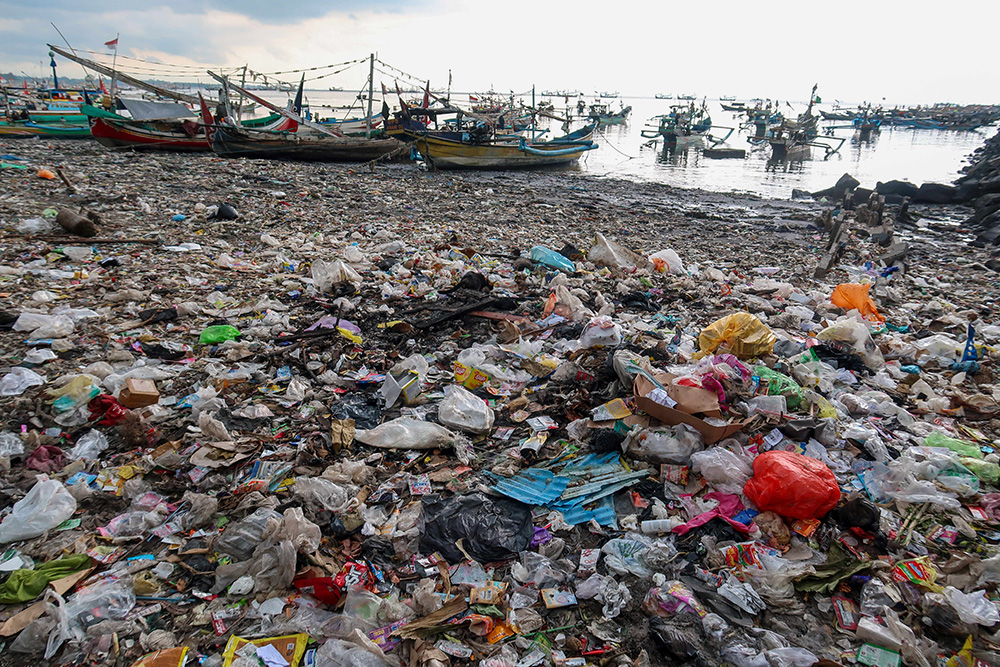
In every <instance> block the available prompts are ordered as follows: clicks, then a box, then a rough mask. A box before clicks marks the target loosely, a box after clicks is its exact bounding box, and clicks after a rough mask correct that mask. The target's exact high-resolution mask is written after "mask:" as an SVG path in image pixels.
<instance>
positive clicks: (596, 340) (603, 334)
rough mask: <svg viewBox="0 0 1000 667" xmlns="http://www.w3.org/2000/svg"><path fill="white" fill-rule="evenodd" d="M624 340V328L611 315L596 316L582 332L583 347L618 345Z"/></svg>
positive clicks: (581, 341) (581, 342)
mask: <svg viewBox="0 0 1000 667" xmlns="http://www.w3.org/2000/svg"><path fill="white" fill-rule="evenodd" d="M621 342H622V328H621V327H620V326H618V325H617V324H616V323H615V321H614V320H612V319H611V318H610V317H595V318H594V319H592V320H590V322H588V323H587V326H585V327H584V328H583V333H581V334H580V345H581V346H583V347H617V346H618V344H619V343H621Z"/></svg>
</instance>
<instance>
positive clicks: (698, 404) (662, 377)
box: [632, 372, 749, 445]
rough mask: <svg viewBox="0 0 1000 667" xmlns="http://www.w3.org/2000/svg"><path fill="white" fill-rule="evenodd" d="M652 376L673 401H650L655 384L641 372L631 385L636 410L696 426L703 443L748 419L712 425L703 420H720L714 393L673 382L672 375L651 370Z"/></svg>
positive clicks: (740, 426) (725, 434) (728, 433)
mask: <svg viewBox="0 0 1000 667" xmlns="http://www.w3.org/2000/svg"><path fill="white" fill-rule="evenodd" d="M653 377H655V378H656V381H657V382H659V383H660V384H662V385H663V387H664V389H666V390H667V391H666V394H667V397H669V400H671V401H674V402H675V405H674V406H673V407H667V406H666V405H664V404H663V402H662V401H661V402H657V401H654V400H653V399H652V398H649V395H650V394H651V393H653V392H654V391H658V390H657V387H656V385H655V384H653V383H652V382H650V381H649V379H648V378H646V377H645V376H643V375H637V376H636V378H635V383H634V384H633V385H632V393H633V394H634V395H635V404H636V407H638V408H639V409H640V410H642V411H643V412H645V413H646V414H648V415H650V416H651V417H655V418H656V419H658V420H659V421H661V422H663V423H664V424H667V425H669V426H676V425H678V424H687V425H688V426H690V427H692V428H694V429H697V430H698V432H699V433H701V435H702V437H703V438H704V439H705V444H706V445H711V444H714V443H716V442H718V441H719V440H722V439H723V438H727V437H729V436H731V435H732V434H734V433H736V432H738V431H740V430H742V429H743V427H744V426H746V425H747V424H748V423H749V422H747V421H738V422H732V423H730V424H728V425H726V426H712V425H711V424H708V423H706V422H705V418H707V417H715V418H716V419H722V412H721V411H720V410H719V397H718V396H716V395H715V393H714V392H711V391H708V390H706V389H700V388H698V387H684V386H679V385H675V384H673V381H674V379H676V377H677V376H676V375H672V374H670V373H662V372H661V373H655V374H654V375H653Z"/></svg>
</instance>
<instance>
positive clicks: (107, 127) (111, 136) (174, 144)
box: [90, 118, 212, 153]
mask: <svg viewBox="0 0 1000 667" xmlns="http://www.w3.org/2000/svg"><path fill="white" fill-rule="evenodd" d="M202 131H204V130H203V129H202ZM90 133H91V134H92V135H94V138H95V139H97V141H98V142H100V143H101V144H102V145H104V146H107V147H109V148H133V149H138V150H142V149H146V150H158V151H180V152H188V153H191V152H198V151H205V152H211V150H212V145H211V144H210V143H209V141H208V137H206V136H194V137H192V136H191V135H189V134H188V133H187V132H185V131H184V130H183V129H182V128H180V127H178V128H177V129H170V127H169V125H167V124H164V126H163V129H154V128H153V127H149V126H147V125H146V124H138V123H119V122H117V121H114V120H110V119H106V118H91V119H90Z"/></svg>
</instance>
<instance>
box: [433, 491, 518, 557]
mask: <svg viewBox="0 0 1000 667" xmlns="http://www.w3.org/2000/svg"><path fill="white" fill-rule="evenodd" d="M423 508H424V517H423V530H421V534H420V552H421V553H423V554H430V553H434V552H435V551H437V552H439V553H440V554H441V555H442V556H444V557H445V558H446V559H447V560H448V562H449V563H457V562H459V561H463V560H465V556H464V555H463V554H462V552H461V551H460V550H459V549H458V547H457V546H456V545H455V543H456V542H458V541H459V540H462V547H463V548H464V549H465V551H466V552H467V553H468V554H469V555H470V556H472V557H473V558H474V559H476V560H477V561H479V562H480V563H489V562H493V561H499V560H507V559H508V558H513V557H514V556H516V555H517V554H518V553H519V552H521V551H524V550H525V549H527V548H528V545H529V544H530V543H531V536H532V534H533V533H534V531H533V530H532V525H531V506H529V505H525V504H524V503H521V502H518V501H516V500H513V499H511V498H490V497H488V496H485V495H483V494H481V493H472V494H469V495H467V496H456V497H452V498H441V497H440V496H437V495H430V496H425V497H424V498H423Z"/></svg>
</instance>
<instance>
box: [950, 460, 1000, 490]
mask: <svg viewBox="0 0 1000 667" xmlns="http://www.w3.org/2000/svg"><path fill="white" fill-rule="evenodd" d="M958 461H959V463H961V464H962V465H964V466H965V467H966V468H968V469H969V470H970V471H972V474H973V475H975V476H976V477H978V478H979V479H981V480H982V481H984V482H986V483H987V484H989V485H991V486H996V485H997V481H1000V465H997V464H996V463H990V462H988V461H980V460H979V459H974V458H972V457H969V456H959V457H958Z"/></svg>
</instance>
